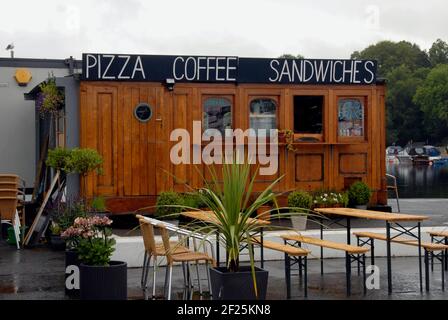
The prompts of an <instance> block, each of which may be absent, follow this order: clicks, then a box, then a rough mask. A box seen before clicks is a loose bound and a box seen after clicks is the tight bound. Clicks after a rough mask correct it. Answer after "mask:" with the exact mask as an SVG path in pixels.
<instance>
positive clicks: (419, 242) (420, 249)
mask: <svg viewBox="0 0 448 320" xmlns="http://www.w3.org/2000/svg"><path fill="white" fill-rule="evenodd" d="M420 224H421V223H420V222H418V224H417V230H418V233H417V236H418V273H419V276H420V292H423V279H422V278H423V275H422V235H421V230H420ZM426 267H428V265H427V266H426Z"/></svg>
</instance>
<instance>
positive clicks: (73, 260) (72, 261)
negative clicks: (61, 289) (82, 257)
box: [65, 250, 81, 297]
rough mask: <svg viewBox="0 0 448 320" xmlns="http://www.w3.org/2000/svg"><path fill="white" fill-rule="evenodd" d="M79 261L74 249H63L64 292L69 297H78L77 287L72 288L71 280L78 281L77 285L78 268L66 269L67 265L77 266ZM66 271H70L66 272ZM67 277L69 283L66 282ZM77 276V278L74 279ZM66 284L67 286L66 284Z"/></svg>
mask: <svg viewBox="0 0 448 320" xmlns="http://www.w3.org/2000/svg"><path fill="white" fill-rule="evenodd" d="M80 264H81V262H80V261H79V259H78V252H76V250H67V251H65V294H66V295H68V296H69V297H79V291H80V290H79V289H76V288H73V283H72V282H73V281H78V284H77V286H78V287H79V269H78V271H76V270H75V271H73V270H67V267H68V266H75V267H77V268H79V265H80ZM67 271H70V272H68V273H67ZM68 277H71V278H70V279H69V282H70V284H69V285H68V284H67V278H68ZM76 277H78V279H76ZM67 285H68V286H67Z"/></svg>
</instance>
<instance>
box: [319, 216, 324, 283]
mask: <svg viewBox="0 0 448 320" xmlns="http://www.w3.org/2000/svg"><path fill="white" fill-rule="evenodd" d="M320 239H321V240H323V239H324V226H323V220H322V219H320ZM320 274H321V275H322V276H323V275H324V248H323V247H322V246H321V247H320Z"/></svg>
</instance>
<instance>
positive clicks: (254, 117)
mask: <svg viewBox="0 0 448 320" xmlns="http://www.w3.org/2000/svg"><path fill="white" fill-rule="evenodd" d="M249 112H250V114H249V122H250V128H251V129H254V130H255V132H256V135H259V136H262V135H266V136H270V129H276V128H277V103H276V102H275V100H273V99H266V98H262V99H253V100H252V101H251V102H250V106H249ZM258 129H265V130H262V131H260V132H259V131H258Z"/></svg>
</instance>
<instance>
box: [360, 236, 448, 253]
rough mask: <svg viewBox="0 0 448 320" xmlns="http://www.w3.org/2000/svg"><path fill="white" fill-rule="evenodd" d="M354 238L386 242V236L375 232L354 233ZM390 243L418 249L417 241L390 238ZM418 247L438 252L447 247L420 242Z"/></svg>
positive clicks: (447, 247)
mask: <svg viewBox="0 0 448 320" xmlns="http://www.w3.org/2000/svg"><path fill="white" fill-rule="evenodd" d="M353 234H354V235H355V236H357V237H360V238H371V239H376V240H384V241H387V236H386V235H384V234H381V233H375V232H355V233H353ZM390 241H391V242H394V243H399V244H403V245H409V246H414V247H418V240H415V239H410V238H405V237H396V238H391V240H390ZM420 246H421V247H422V248H425V249H426V250H428V251H439V250H447V249H448V245H445V244H441V243H431V242H421V243H420Z"/></svg>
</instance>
